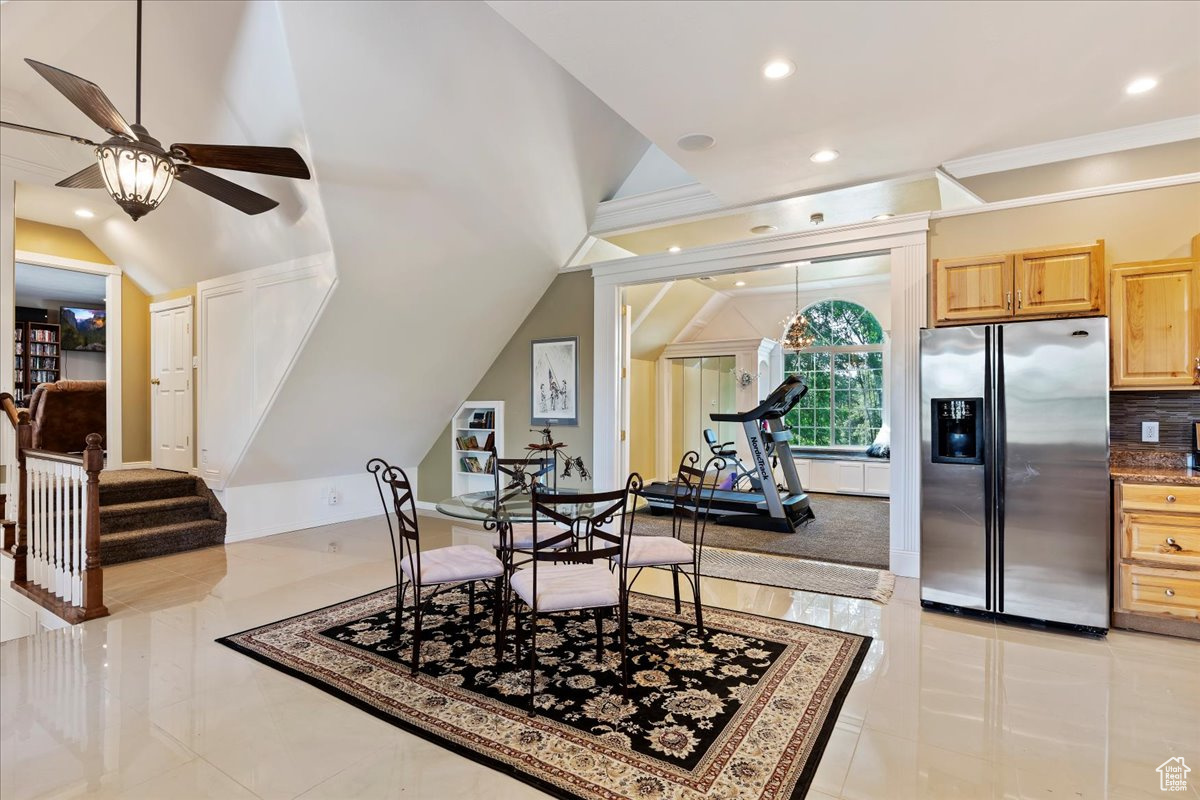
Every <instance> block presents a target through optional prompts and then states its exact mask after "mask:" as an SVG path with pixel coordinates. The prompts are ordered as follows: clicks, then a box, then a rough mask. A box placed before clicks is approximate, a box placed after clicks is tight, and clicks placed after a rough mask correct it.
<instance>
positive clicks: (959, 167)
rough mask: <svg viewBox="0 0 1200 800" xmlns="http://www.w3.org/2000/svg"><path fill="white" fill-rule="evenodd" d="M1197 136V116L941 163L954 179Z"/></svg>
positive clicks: (1199, 123) (1199, 130) (1199, 118)
mask: <svg viewBox="0 0 1200 800" xmlns="http://www.w3.org/2000/svg"><path fill="white" fill-rule="evenodd" d="M1196 138H1200V115H1194V116H1190V117H1178V118H1176V119H1168V120H1163V121H1162V122H1150V123H1147V124H1145V125H1134V126H1132V127H1129V128H1118V129H1117V130H1114V131H1103V132H1101V133H1090V134H1087V135H1085V136H1076V137H1073V138H1070V139H1058V140H1056V141H1053V142H1042V143H1041V144H1031V145H1027V146H1025V147H1013V148H1011V149H1008V150H997V151H996V152H994V153H984V154H983V155H978V156H969V157H967V158H957V159H954V160H952V161H947V162H945V163H943V164H942V169H944V170H945V171H946V172H947V173H949V174H950V175H951V176H953V177H955V178H970V177H972V176H974V175H990V174H991V173H993V172H1006V171H1008V170H1012V169H1024V168H1025V167H1036V166H1039V165H1041V164H1053V163H1055V162H1058V161H1069V160H1071V159H1073V158H1085V157H1087V156H1098V155H1103V154H1105V153H1116V152H1119V151H1121V150H1133V149H1134V148H1137V147H1151V146H1153V145H1156V144H1169V143H1170V142H1181V141H1184V140H1185V139H1196Z"/></svg>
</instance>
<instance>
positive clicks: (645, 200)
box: [589, 183, 735, 236]
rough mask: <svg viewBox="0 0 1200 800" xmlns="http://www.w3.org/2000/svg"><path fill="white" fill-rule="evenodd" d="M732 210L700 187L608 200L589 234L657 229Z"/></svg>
mask: <svg viewBox="0 0 1200 800" xmlns="http://www.w3.org/2000/svg"><path fill="white" fill-rule="evenodd" d="M734 207H735V206H728V205H726V204H725V203H723V202H721V200H720V199H719V198H718V197H717V196H716V195H715V194H713V193H712V192H710V191H709V190H708V189H706V188H704V186H703V185H701V184H699V183H690V184H687V185H686V186H676V187H674V188H672V189H662V190H660V191H657V192H646V193H644V194H635V195H633V196H632V197H621V198H618V199H616V200H605V201H604V202H603V203H601V204H600V205H599V206H598V207H597V208H596V216H595V218H594V219H593V220H592V227H591V230H590V231H589V233H591V234H592V235H593V236H601V235H603V234H611V233H615V232H617V231H629V230H631V229H635V228H638V227H640V226H644V225H657V224H660V223H662V222H666V221H668V220H673V219H678V218H680V217H694V216H697V215H702V214H712V213H715V212H718V211H727V210H729V209H730V208H734Z"/></svg>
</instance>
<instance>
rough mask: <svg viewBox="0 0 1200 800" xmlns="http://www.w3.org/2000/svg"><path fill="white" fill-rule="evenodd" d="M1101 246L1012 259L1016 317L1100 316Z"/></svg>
mask: <svg viewBox="0 0 1200 800" xmlns="http://www.w3.org/2000/svg"><path fill="white" fill-rule="evenodd" d="M1105 288H1106V287H1105V282H1104V242H1097V243H1096V244H1091V245H1081V246H1077V247H1056V248H1053V249H1050V250H1031V251H1026V252H1023V253H1017V254H1016V255H1015V256H1014V257H1013V289H1014V291H1015V292H1016V297H1015V303H1014V308H1013V313H1014V315H1015V316H1017V317H1059V316H1076V315H1081V316H1088V315H1097V314H1103V313H1104V306H1105V296H1106V294H1107V292H1106V291H1105Z"/></svg>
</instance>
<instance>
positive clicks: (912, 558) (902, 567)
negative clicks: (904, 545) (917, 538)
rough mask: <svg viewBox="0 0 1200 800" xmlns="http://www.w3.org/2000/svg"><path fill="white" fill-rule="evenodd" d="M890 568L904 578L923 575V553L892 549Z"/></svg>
mask: <svg viewBox="0 0 1200 800" xmlns="http://www.w3.org/2000/svg"><path fill="white" fill-rule="evenodd" d="M890 555H891V558H890V559H889V561H888V564H889V569H891V571H892V572H893V573H895V574H896V575H899V576H900V577H902V578H919V577H921V554H920V553H918V552H915V551H913V550H892V551H891V553H890Z"/></svg>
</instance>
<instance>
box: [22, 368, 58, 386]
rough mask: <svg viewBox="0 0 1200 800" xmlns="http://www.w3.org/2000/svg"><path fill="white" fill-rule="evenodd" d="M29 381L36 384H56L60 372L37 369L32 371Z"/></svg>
mask: <svg viewBox="0 0 1200 800" xmlns="http://www.w3.org/2000/svg"><path fill="white" fill-rule="evenodd" d="M29 380H31V381H33V382H34V383H54V382H55V381H56V380H58V371H57V370H54V371H50V370H37V369H35V370H30V372H29Z"/></svg>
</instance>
